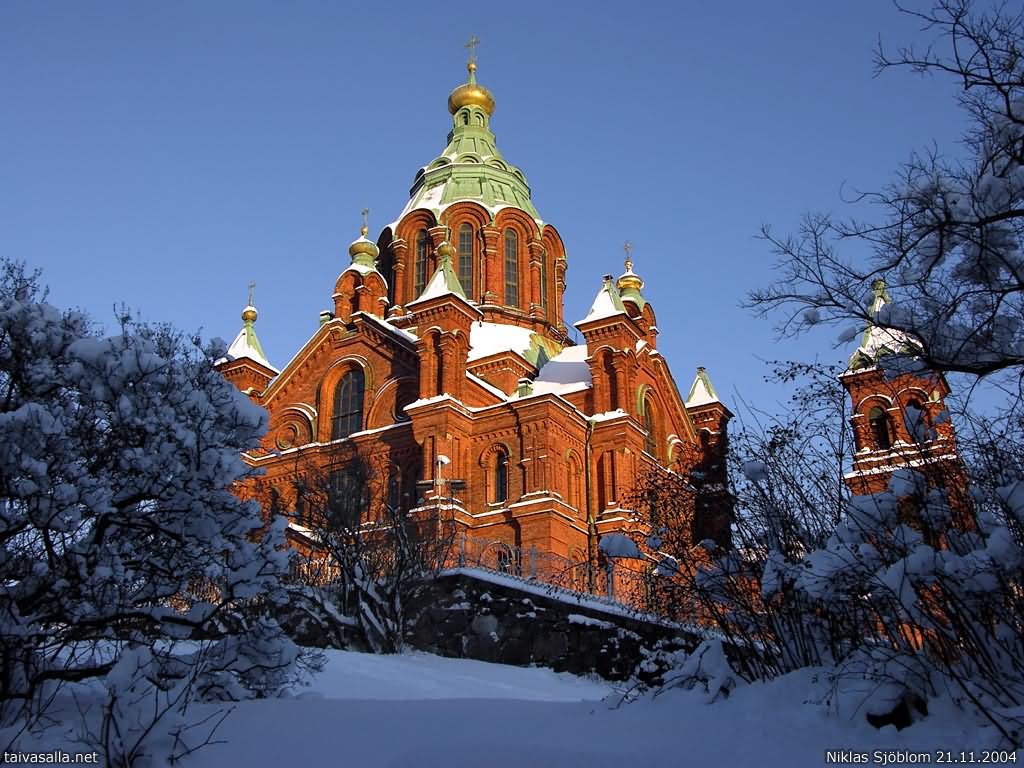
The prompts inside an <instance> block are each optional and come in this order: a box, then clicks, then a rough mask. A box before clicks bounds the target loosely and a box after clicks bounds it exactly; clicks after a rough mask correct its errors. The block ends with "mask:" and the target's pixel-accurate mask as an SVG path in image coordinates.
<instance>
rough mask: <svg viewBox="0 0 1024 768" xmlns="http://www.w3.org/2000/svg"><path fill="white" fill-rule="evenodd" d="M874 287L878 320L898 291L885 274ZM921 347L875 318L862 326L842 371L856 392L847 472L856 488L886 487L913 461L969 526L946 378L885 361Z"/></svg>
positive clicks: (958, 520)
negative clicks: (850, 462)
mask: <svg viewBox="0 0 1024 768" xmlns="http://www.w3.org/2000/svg"><path fill="white" fill-rule="evenodd" d="M872 291H873V294H874V295H873V299H872V302H871V306H870V309H869V314H870V316H871V317H872V318H873V319H875V320H877V319H878V318H880V317H883V316H884V314H885V311H884V309H885V307H886V306H887V305H889V304H890V303H891V302H892V299H891V297H890V296H889V293H888V291H887V290H886V287H885V282H884V281H882V280H876V281H875V282H874V284H873V285H872ZM920 352H921V346H920V344H919V342H918V341H917V340H916V339H914V338H913V337H912V336H910V335H908V334H907V333H904V332H902V331H898V330H894V329H891V328H883V327H881V326H879V325H876V324H875V323H871V324H869V325H868V327H867V329H866V330H865V331H864V335H863V337H862V339H861V343H860V346H859V347H858V348H857V350H856V351H855V352H854V353H853V355H852V356H851V358H850V362H849V366H848V367H847V370H846V371H845V372H844V373H843V374H841V375H840V380H841V381H842V384H843V386H844V387H845V388H846V391H847V392H848V393H849V395H850V401H851V406H852V413H853V415H852V417H851V419H850V424H851V426H852V428H853V440H854V450H855V453H854V457H853V465H852V467H851V469H850V471H849V472H847V473H846V475H845V476H844V480H845V481H846V484H847V487H848V488H849V489H850V491H851V492H852V493H854V494H855V495H863V494H871V493H881V492H882V491H885V490H886V489H887V488H888V487H889V481H890V480H891V478H892V475H893V473H894V472H895V471H896V470H898V469H903V468H909V469H913V470H915V471H917V472H919V473H921V474H922V475H924V477H925V478H926V481H927V483H928V485H929V486H930V487H933V488H941V489H944V490H945V491H946V493H947V494H948V497H949V504H950V507H951V509H952V510H953V514H954V522H955V524H956V525H957V527H970V523H969V522H968V521H969V517H970V515H969V510H970V502H969V499H968V496H967V477H966V474H965V472H964V467H963V463H962V461H961V459H960V457H959V454H958V453H957V447H956V435H955V433H954V430H953V424H952V422H951V421H950V418H949V412H948V411H947V410H946V403H945V398H946V397H947V396H948V395H949V393H950V388H949V384H947V382H946V378H945V377H944V376H943V375H942V373H940V372H938V371H932V370H928V369H926V368H924V367H921V366H916V365H905V364H901V365H898V366H891V367H888V368H887V366H886V365H885V364H884V360H883V358H884V357H886V356H888V355H900V356H902V357H903V358H904V360H907V361H914V360H915V356H916V355H918V354H919V353H920Z"/></svg>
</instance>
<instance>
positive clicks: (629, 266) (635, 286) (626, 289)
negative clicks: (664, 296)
mask: <svg viewBox="0 0 1024 768" xmlns="http://www.w3.org/2000/svg"><path fill="white" fill-rule="evenodd" d="M622 250H623V251H624V252H625V253H626V271H625V272H624V273H623V274H622V275H621V276H620V277H619V279H618V282H617V283H616V285H617V286H618V289H619V292H620V293H621V294H622V300H623V301H632V302H633V303H634V304H636V305H637V306H638V307H639V308H640V309H643V308H644V305H645V304H646V303H647V300H646V299H644V297H643V294H642V293H640V289H641V288H643V287H644V281H643V279H642V278H641V277H640V275H638V274H636V273H635V272H634V271H633V255H632V251H633V244H632V243H631V242H629V241H628V240H627V241H626V242H625V243H623V244H622Z"/></svg>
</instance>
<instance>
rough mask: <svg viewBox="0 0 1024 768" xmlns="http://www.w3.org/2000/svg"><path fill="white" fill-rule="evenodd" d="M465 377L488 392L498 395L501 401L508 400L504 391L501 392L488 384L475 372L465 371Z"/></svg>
mask: <svg viewBox="0 0 1024 768" xmlns="http://www.w3.org/2000/svg"><path fill="white" fill-rule="evenodd" d="M466 378H467V379H469V380H470V381H472V382H474V383H475V384H477V385H479V386H481V387H483V388H484V389H486V390H487V391H488V392H490V393H491V394H492V395H495V396H496V397H500V398H501V400H502V401H503V402H504V401H507V400H508V395H506V394H505V393H504V392H502V391H501V390H500V389H498V388H497V387H496V386H494V385H493V384H489V383H488V382H487V381H485V380H484V379H481V378H480V377H479V376H477V375H476V374H475V373H470V372H469V371H466Z"/></svg>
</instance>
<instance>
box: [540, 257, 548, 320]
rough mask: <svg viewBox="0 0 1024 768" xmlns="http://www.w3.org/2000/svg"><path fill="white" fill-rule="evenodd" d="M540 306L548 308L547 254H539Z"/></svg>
mask: <svg viewBox="0 0 1024 768" xmlns="http://www.w3.org/2000/svg"><path fill="white" fill-rule="evenodd" d="M540 305H541V306H542V307H544V309H547V308H548V252H547V251H546V250H544V251H541V252H540Z"/></svg>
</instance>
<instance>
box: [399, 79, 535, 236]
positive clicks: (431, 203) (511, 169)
mask: <svg viewBox="0 0 1024 768" xmlns="http://www.w3.org/2000/svg"><path fill="white" fill-rule="evenodd" d="M467 69H468V70H469V77H468V78H467V82H466V83H464V84H462V85H460V86H459V87H457V88H456V89H455V90H454V91H452V93H451V95H450V96H449V97H448V110H449V112H451V114H452V130H451V133H449V134H448V146H446V147H445V149H444V152H442V153H441V154H440V155H438V157H436V158H435V159H434V160H433V161H431V162H430V163H429V164H428V165H426V166H425V167H424V168H422V169H420V171H419V172H418V173H417V174H416V178H415V180H414V181H413V185H412V188H411V189H410V190H409V196H410V199H409V203H408V204H407V205H406V206H405V210H404V211H403V212H402V214H403V215H404V214H405V213H408V212H409V211H412V210H415V209H417V208H425V209H427V210H430V211H433V212H434V214H435V215H439V214H440V212H441V210H443V209H444V208H445V207H447V206H448V205H450V204H451V203H454V202H457V201H459V200H473V201H475V202H478V203H480V204H481V205H483V206H484V207H485V208H487V209H488V210H490V211H491V213H494V212H496V211H497V209H499V208H501V207H503V206H507V205H511V206H514V207H516V208H521V209H522V210H524V211H526V212H527V213H528V214H529V215H530V216H532V217H533V218H534V219H536V220H537V221H540V214H538V213H537V209H536V208H534V207H533V202H532V201H531V200H530V187H529V185H528V184H527V183H526V177H525V176H524V175H523V172H522V171H521V170H520V169H519V168H516V167H515V166H514V165H510V164H509V163H508V162H506V160H505V158H504V157H502V155H501V152H499V151H498V147H497V145H496V143H495V139H494V134H493V133H492V132H491V129H490V120H491V114H492V113H493V112H494V97H493V96H492V95H491V92H490V91H488V90H487V89H486V88H484V87H483V86H482V85H479V84H478V83H477V81H476V63H475V62H473V61H471V62H470V63H469V66H468V67H467Z"/></svg>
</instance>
